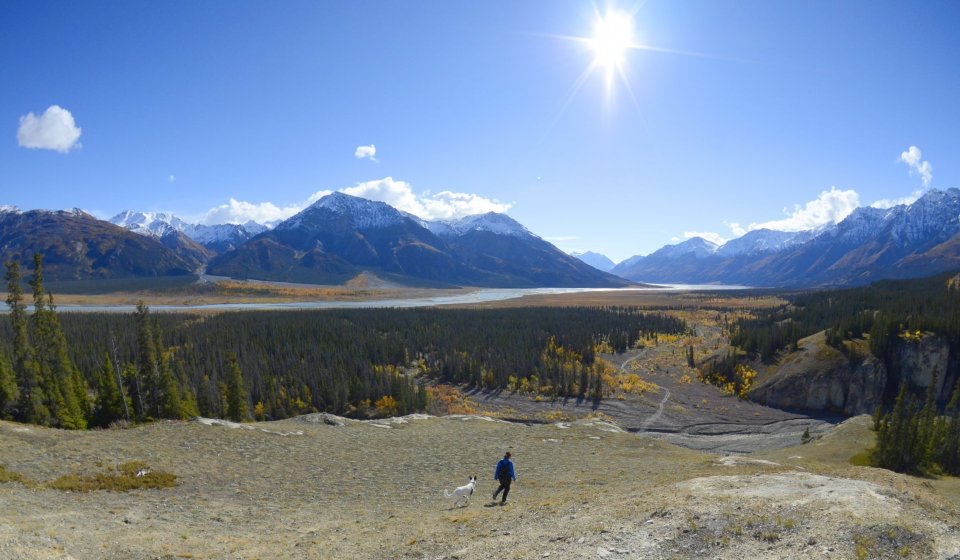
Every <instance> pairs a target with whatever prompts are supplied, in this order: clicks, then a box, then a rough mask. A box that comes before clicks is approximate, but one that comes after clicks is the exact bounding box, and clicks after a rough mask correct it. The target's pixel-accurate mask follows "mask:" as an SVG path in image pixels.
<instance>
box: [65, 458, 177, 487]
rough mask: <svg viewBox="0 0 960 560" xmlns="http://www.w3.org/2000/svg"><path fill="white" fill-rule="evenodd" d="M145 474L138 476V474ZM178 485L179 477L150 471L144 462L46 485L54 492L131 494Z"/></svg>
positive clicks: (69, 476)
mask: <svg viewBox="0 0 960 560" xmlns="http://www.w3.org/2000/svg"><path fill="white" fill-rule="evenodd" d="M141 472H142V473H145V474H142V475H141V476H137V474H138V473H141ZM176 485H177V476H176V475H174V474H171V473H168V472H164V471H158V470H153V469H150V468H149V467H148V466H147V464H146V463H144V462H143V461H129V462H127V463H123V464H121V465H119V466H118V467H117V469H116V470H114V469H112V468H107V472H104V473H95V474H93V475H81V474H68V475H64V476H61V477H60V478H57V479H56V480H53V481H51V482H49V483H48V484H46V487H47V488H50V489H52V490H61V491H64V492H94V491H98V490H106V491H108V492H129V491H131V490H141V489H146V488H171V487H173V486H176Z"/></svg>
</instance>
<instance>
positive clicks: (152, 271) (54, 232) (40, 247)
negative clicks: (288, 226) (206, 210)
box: [0, 210, 202, 280]
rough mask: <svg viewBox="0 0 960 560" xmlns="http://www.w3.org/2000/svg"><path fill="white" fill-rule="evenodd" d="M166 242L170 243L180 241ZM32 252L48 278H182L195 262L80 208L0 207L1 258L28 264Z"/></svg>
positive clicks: (178, 243) (173, 239)
mask: <svg viewBox="0 0 960 560" xmlns="http://www.w3.org/2000/svg"><path fill="white" fill-rule="evenodd" d="M168 241H169V242H170V243H171V245H172V246H174V247H179V246H180V245H182V243H184V240H182V239H175V238H169V239H168ZM186 241H189V240H186ZM189 245H190V246H191V247H192V245H193V244H192V243H191V244H189ZM194 250H196V249H194ZM200 250H202V249H200ZM34 253H41V254H43V263H44V273H45V276H46V277H47V279H49V280H83V279H105V278H131V277H157V276H182V275H186V274H190V273H192V272H193V270H194V269H195V268H196V264H197V262H198V261H197V260H195V259H189V258H188V259H185V258H183V257H181V256H180V255H178V254H177V252H175V251H174V250H172V249H170V248H168V247H166V246H165V245H164V244H163V243H161V241H160V240H157V239H153V238H150V237H144V236H142V235H137V234H135V233H133V232H130V231H128V230H126V229H123V228H121V227H118V226H115V225H113V224H111V223H109V222H104V221H101V220H98V219H96V218H94V217H93V216H91V215H89V214H87V213H85V212H82V211H80V210H75V211H72V212H62V211H59V212H50V211H46V210H32V211H29V212H16V211H0V260H2V261H4V262H5V261H9V260H19V261H20V262H22V263H32V262H33V255H34Z"/></svg>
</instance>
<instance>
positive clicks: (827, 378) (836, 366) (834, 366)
mask: <svg viewBox="0 0 960 560" xmlns="http://www.w3.org/2000/svg"><path fill="white" fill-rule="evenodd" d="M797 346H798V349H797V351H796V352H792V353H790V354H788V355H786V356H784V357H783V358H781V360H780V362H779V363H778V364H777V365H776V366H775V368H773V370H772V371H771V372H770V373H768V374H767V375H766V376H764V377H762V378H761V379H760V381H759V383H758V384H757V385H756V386H755V387H754V388H753V389H752V390H751V391H750V394H749V396H750V398H751V399H753V400H755V401H757V402H759V403H762V404H766V405H769V406H774V407H777V408H791V409H802V410H814V411H824V412H839V413H843V414H846V415H851V416H852V415H856V414H872V413H873V412H874V411H875V410H876V408H877V406H879V405H880V404H881V403H882V402H883V399H884V396H885V395H886V396H887V397H888V398H889V397H890V396H891V394H895V393H896V391H897V390H898V388H899V386H900V381H901V377H902V378H903V379H904V380H905V381H906V383H907V385H908V387H909V388H910V390H911V391H912V392H913V393H914V395H916V396H917V398H918V399H923V398H924V395H925V394H926V392H927V388H928V387H929V386H930V383H931V381H932V380H933V378H934V373H935V372H936V377H937V385H936V391H937V395H938V398H939V400H940V402H941V404H942V403H944V402H946V401H947V400H948V399H949V398H950V392H951V391H952V390H953V387H954V385H955V383H956V372H955V371H954V370H955V369H956V368H955V367H951V366H952V363H951V356H950V345H949V344H948V341H947V340H946V339H945V338H943V337H941V336H936V335H932V334H929V333H927V334H923V335H921V336H920V337H916V338H913V339H910V340H904V341H903V342H902V343H901V344H900V345H899V347H898V348H897V350H896V353H895V358H896V360H895V361H896V363H897V365H896V367H895V371H889V372H888V370H887V368H886V366H885V365H884V363H883V362H882V361H881V360H879V359H877V358H876V357H874V356H873V355H872V354H870V353H869V352H867V351H865V346H866V345H865V344H864V343H863V341H858V342H856V343H854V346H855V347H857V348H858V349H859V351H858V352H855V355H856V356H857V357H854V358H850V357H849V356H847V355H846V354H844V353H842V352H840V351H839V350H837V349H836V348H833V347H832V346H829V345H828V344H827V343H826V339H825V336H824V334H823V333H822V332H820V333H817V334H814V335H812V336H809V337H807V338H804V339H801V340H800V341H799V343H798V345H797Z"/></svg>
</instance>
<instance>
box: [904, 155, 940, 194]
mask: <svg viewBox="0 0 960 560" xmlns="http://www.w3.org/2000/svg"><path fill="white" fill-rule="evenodd" d="M900 161H902V162H903V163H905V164H907V165H909V166H910V171H911V173H916V174H917V175H919V176H920V180H922V181H923V186H924V187H929V186H930V181H932V180H933V166H932V165H930V162H929V161H924V160H923V153H922V152H921V151H920V148H918V147H916V146H910V147H909V148H907V151H905V152H901V153H900Z"/></svg>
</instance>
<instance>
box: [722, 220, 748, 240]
mask: <svg viewBox="0 0 960 560" xmlns="http://www.w3.org/2000/svg"><path fill="white" fill-rule="evenodd" d="M723 225H725V226H727V227H728V228H730V231H732V232H733V236H734V237H740V236H742V235H744V234H746V233H747V229H746V228H745V227H743V226H741V225H740V223H739V222H723Z"/></svg>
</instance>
